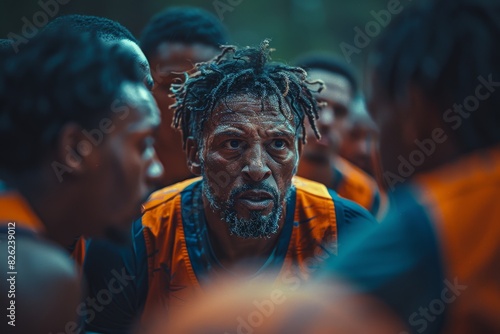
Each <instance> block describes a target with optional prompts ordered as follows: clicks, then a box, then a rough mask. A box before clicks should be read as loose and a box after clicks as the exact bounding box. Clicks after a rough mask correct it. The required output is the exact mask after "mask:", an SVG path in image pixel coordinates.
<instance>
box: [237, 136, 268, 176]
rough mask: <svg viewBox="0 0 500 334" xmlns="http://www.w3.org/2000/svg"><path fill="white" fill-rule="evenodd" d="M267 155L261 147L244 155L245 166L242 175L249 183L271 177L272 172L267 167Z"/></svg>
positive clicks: (255, 147) (253, 148) (258, 146)
mask: <svg viewBox="0 0 500 334" xmlns="http://www.w3.org/2000/svg"><path fill="white" fill-rule="evenodd" d="M266 155H267V153H266V151H265V149H263V148H262V147H261V146H260V145H255V146H254V147H252V148H250V149H248V150H247V151H246V152H245V153H244V159H245V165H244V167H243V170H242V173H243V177H244V178H245V179H247V180H248V181H253V182H260V181H262V180H265V179H267V178H268V177H269V176H271V170H270V169H269V167H268V166H267V156H266Z"/></svg>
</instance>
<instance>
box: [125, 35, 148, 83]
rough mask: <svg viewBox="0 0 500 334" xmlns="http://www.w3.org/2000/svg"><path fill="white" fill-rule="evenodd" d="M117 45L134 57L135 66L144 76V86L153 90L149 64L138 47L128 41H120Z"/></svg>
mask: <svg viewBox="0 0 500 334" xmlns="http://www.w3.org/2000/svg"><path fill="white" fill-rule="evenodd" d="M118 44H120V46H122V47H123V48H125V49H127V50H128V51H129V52H130V53H131V54H133V55H134V57H135V58H136V60H137V64H139V67H140V69H141V71H142V73H143V75H144V85H146V87H147V88H148V89H149V90H151V89H153V77H152V76H151V69H150V67H149V62H148V60H147V59H146V56H145V55H144V52H142V50H141V48H140V47H139V45H137V43H134V42H132V41H131V40H128V39H122V40H121V41H119V42H118Z"/></svg>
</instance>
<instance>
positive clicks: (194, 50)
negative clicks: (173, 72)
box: [156, 42, 219, 64]
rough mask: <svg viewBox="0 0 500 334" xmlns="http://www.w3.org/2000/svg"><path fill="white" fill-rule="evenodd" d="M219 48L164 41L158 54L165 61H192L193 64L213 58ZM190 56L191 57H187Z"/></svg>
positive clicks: (158, 49)
mask: <svg viewBox="0 0 500 334" xmlns="http://www.w3.org/2000/svg"><path fill="white" fill-rule="evenodd" d="M218 52H219V50H218V49H217V48H215V47H213V46H209V45H205V44H200V43H193V44H186V43H181V42H162V43H160V44H159V45H158V47H157V49H156V56H157V57H158V58H159V59H160V60H163V61H166V60H169V61H176V60H177V61H179V60H184V61H190V62H192V63H193V64H194V63H197V62H201V61H207V60H209V59H211V58H213V57H214V56H215V55H216V54H217V53H218ZM186 57H188V58H189V59H186Z"/></svg>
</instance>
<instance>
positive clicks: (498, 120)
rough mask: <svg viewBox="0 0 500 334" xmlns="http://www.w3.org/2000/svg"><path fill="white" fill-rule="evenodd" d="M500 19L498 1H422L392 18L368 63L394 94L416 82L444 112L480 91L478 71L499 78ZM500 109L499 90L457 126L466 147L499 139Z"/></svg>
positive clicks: (403, 92)
mask: <svg viewBox="0 0 500 334" xmlns="http://www.w3.org/2000/svg"><path fill="white" fill-rule="evenodd" d="M499 22H500V2H498V1H488V0H476V1H469V0H440V1H425V0H422V1H418V3H414V4H412V6H411V7H408V8H407V9H405V11H404V12H403V13H401V14H400V15H399V16H398V17H397V18H396V19H395V20H394V22H392V23H391V24H390V26H389V27H388V28H387V31H386V32H385V34H384V35H383V36H381V38H380V39H379V40H378V43H377V44H376V46H375V49H374V51H373V52H372V53H371V54H370V56H369V58H368V61H369V65H371V67H372V68H373V69H374V70H375V74H376V79H377V80H378V83H377V84H378V85H379V87H382V88H383V90H384V91H385V93H386V94H387V95H388V96H389V97H390V98H392V99H395V100H396V99H401V98H404V97H405V96H406V94H407V91H408V89H409V88H410V86H413V87H417V88H419V89H420V90H421V91H422V93H424V94H425V95H426V96H427V97H428V98H429V99H430V100H432V101H433V102H435V103H436V104H437V106H438V107H439V109H440V111H441V112H445V111H446V110H448V109H450V108H452V106H453V104H454V103H460V104H461V103H462V101H464V100H465V98H467V97H468V96H471V95H473V94H475V92H476V89H477V87H478V85H479V82H478V78H479V77H481V76H482V77H483V78H484V79H486V80H488V78H492V79H493V80H494V81H496V82H498V81H500V61H499V59H500V44H499V42H498V41H499V40H500V24H499ZM499 110H500V92H498V91H495V92H492V93H491V96H489V97H488V98H487V99H485V100H483V101H481V102H480V103H479V105H478V108H477V110H475V111H474V112H471V113H470V117H469V118H467V120H464V121H463V122H462V124H461V125H460V126H459V127H458V128H457V129H455V130H454V133H455V134H456V136H455V137H456V140H458V142H459V144H460V146H461V147H462V149H463V151H465V152H467V151H472V150H475V149H480V148H485V147H488V146H492V145H496V144H497V143H499V142H500V131H499V130H498V129H499V128H500V113H499ZM439 118H440V119H443V125H445V126H446V127H449V125H448V124H446V122H444V115H442V117H439Z"/></svg>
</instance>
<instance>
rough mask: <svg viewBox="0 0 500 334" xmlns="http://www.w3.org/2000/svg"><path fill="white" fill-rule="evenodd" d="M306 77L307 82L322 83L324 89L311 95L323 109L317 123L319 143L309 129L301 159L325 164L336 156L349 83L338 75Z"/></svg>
mask: <svg viewBox="0 0 500 334" xmlns="http://www.w3.org/2000/svg"><path fill="white" fill-rule="evenodd" d="M308 77H309V78H310V79H311V80H316V79H320V80H323V82H324V83H325V85H326V87H325V89H324V90H323V91H322V92H320V93H316V94H315V96H316V99H317V101H318V102H321V103H323V104H325V106H323V107H322V108H321V110H320V117H319V119H318V120H317V126H318V130H319V132H320V134H321V139H320V140H319V141H318V140H317V139H316V137H315V136H314V133H313V131H312V129H309V128H308V129H307V130H308V131H307V145H306V146H305V147H304V154H303V158H304V159H311V160H317V161H324V162H327V161H329V156H330V155H331V154H332V153H337V152H338V149H339V146H340V144H341V139H342V134H343V132H344V131H345V128H346V122H347V116H348V114H349V108H350V106H351V103H352V99H353V94H352V90H351V86H350V83H349V81H348V80H347V79H346V78H344V77H343V76H341V75H338V74H333V73H330V72H327V71H323V70H310V71H308Z"/></svg>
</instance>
